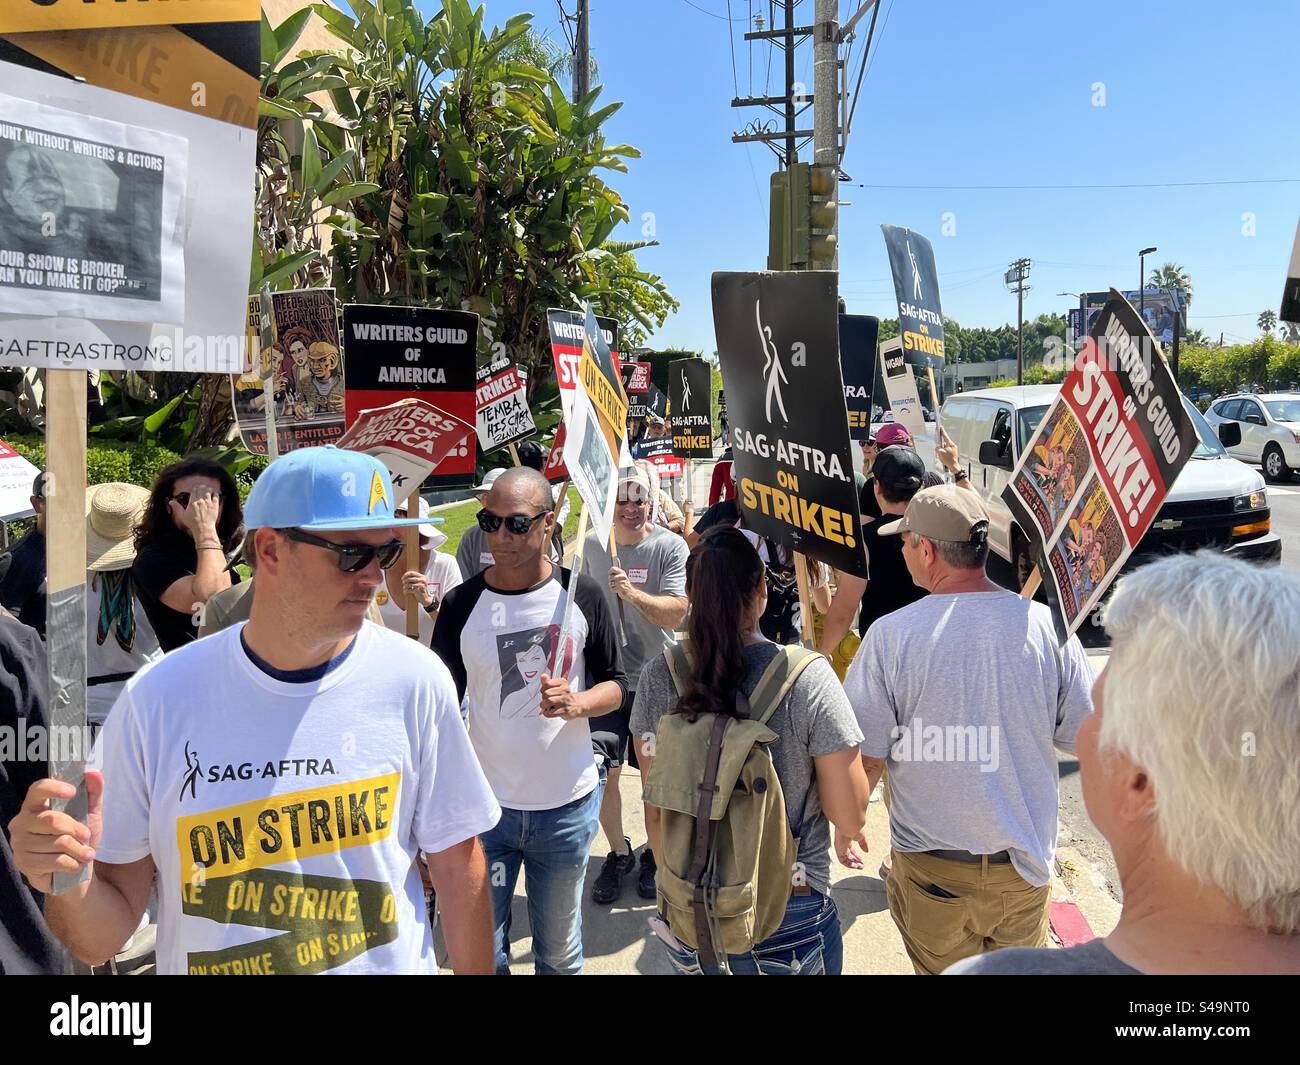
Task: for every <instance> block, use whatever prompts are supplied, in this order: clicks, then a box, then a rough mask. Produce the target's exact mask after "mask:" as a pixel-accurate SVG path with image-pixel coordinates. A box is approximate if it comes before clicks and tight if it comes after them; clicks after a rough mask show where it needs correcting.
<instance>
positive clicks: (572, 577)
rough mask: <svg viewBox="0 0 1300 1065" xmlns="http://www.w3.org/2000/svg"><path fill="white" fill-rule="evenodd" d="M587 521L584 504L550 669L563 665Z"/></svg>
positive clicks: (585, 537)
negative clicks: (557, 638)
mask: <svg viewBox="0 0 1300 1065" xmlns="http://www.w3.org/2000/svg"><path fill="white" fill-rule="evenodd" d="M589 521H590V515H589V514H588V513H587V507H586V505H585V504H584V505H583V508H582V513H581V514H579V515H578V542H577V545H576V546H575V547H574V549H573V563H572V564H571V565H570V567H569V569H570V573H569V591H568V593H567V594H566V595H565V597H564V613H563V614H562V615H561V616H560V639H559V641H558V642H557V643H556V648H555V661H554V662H553V663H552V664H551V668H552V670H558V669H562V668H563V667H564V652H565V649H566V648H567V647H568V642H569V627H570V626H571V625H572V624H573V593H574V592H576V591H577V584H578V578H577V573H578V572H579V571H580V570H581V569H582V549H583V545H584V544H586V542H587V523H588V522H589ZM560 562H561V563H563V562H564V560H563V559H561V560H560ZM553 675H554V674H553Z"/></svg>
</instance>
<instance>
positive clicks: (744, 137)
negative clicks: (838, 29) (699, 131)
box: [731, 0, 813, 170]
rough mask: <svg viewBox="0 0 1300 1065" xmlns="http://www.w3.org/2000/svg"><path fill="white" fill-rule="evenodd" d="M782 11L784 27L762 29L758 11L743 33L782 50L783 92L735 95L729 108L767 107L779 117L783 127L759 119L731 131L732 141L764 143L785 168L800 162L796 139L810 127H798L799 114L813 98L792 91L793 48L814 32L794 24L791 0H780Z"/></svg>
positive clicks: (808, 132)
mask: <svg viewBox="0 0 1300 1065" xmlns="http://www.w3.org/2000/svg"><path fill="white" fill-rule="evenodd" d="M782 10H783V11H784V13H785V28H784V29H776V28H775V27H773V28H772V29H762V28H761V27H763V26H764V25H765V24H766V23H765V22H764V20H763V16H762V15H761V14H759V15H758V16H756V17H755V19H754V25H755V27H758V28H756V29H754V30H752V31H750V32H748V33H746V34H745V40H746V41H770V42H771V43H772V44H773V46H775V47H778V48H783V49H784V50H785V93H784V95H782V96H746V97H739V96H738V97H736V98H734V99H733V100H732V101H731V106H732V107H766V108H767V109H768V110H770V111H773V112H775V113H776V114H778V115H779V116H781V122H782V128H781V129H779V130H773V129H766V128H763V127H762V126H760V124H759V123H758V122H752V123H750V125H749V127H747V129H746V131H744V132H741V133H734V134H732V137H731V141H732V143H733V144H749V143H752V142H755V141H757V142H760V143H762V144H766V145H767V146H768V147H769V148H771V149H772V151H773V152H775V153H776V157H777V161H778V164H779V165H780V167H781V169H783V170H788V169H789V168H790V166H791V165H792V164H794V163H797V162H798V161H799V142H800V141H806V140H807V139H808V138H809V137H811V136H813V131H812V130H811V129H799V128H798V125H799V116H800V114H801V113H802V112H804V111H805V110H807V109H808V107H809V105H810V104H811V103H812V101H813V98H812V97H811V96H809V95H808V94H807V93H803V94H800V95H797V96H796V94H795V80H794V60H795V48H796V47H797V46H798V43H799V41H800V40H802V39H803V38H804V37H808V36H810V35H811V34H812V32H813V27H812V26H796V25H794V0H782Z"/></svg>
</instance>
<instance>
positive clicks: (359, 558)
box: [280, 529, 406, 573]
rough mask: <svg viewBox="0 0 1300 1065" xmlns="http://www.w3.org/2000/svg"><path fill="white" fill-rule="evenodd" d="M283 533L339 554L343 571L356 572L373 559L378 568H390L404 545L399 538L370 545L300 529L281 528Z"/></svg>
mask: <svg viewBox="0 0 1300 1065" xmlns="http://www.w3.org/2000/svg"><path fill="white" fill-rule="evenodd" d="M280 531H281V532H283V533H284V535H285V536H286V537H287V538H288V539H290V540H294V541H296V542H297V543H300V544H311V545H312V547H323V548H325V550H327V551H333V552H334V553H335V554H336V555H338V556H339V558H338V562H339V569H341V570H342V571H343V572H344V573H358V572H360V571H361V570H363V569H365V568H366V567H367V566H368V565H370V563H371V562H372V561H373V560H374V559H375V558H378V559H379V568H380V569H392V568H393V566H395V565H396V564H397V560H398V559H399V558H401V557H402V552H403V551H404V550H405V549H406V545H405V544H404V543H402V541H401V540H389V541H388V543H386V544H380V545H379V546H378V547H371V546H370V545H369V544H335V543H331V542H330V541H329V540H323V539H321V538H320V537H319V536H313V535H312V534H311V533H306V532H303V531H302V530H301V529H282V530H280Z"/></svg>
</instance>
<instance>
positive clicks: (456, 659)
mask: <svg viewBox="0 0 1300 1065" xmlns="http://www.w3.org/2000/svg"><path fill="white" fill-rule="evenodd" d="M551 507H552V503H551V489H550V485H549V484H548V483H547V481H546V478H545V477H543V476H542V475H541V474H540V473H539V472H538V471H536V470H533V469H529V468H528V467H526V466H517V467H515V468H514V469H510V470H506V471H505V472H504V473H502V474H501V475H500V476H499V477H497V478H496V480H495V481H494V482H493V483H492V487H491V489H490V490H489V491H488V493H487V495H486V497H485V498H484V501H483V509H482V510H480V511H479V513H478V524H479V528H481V529H482V530H483V533H484V534H485V536H486V539H487V546H488V549H489V550H490V551H491V554H492V558H493V560H494V561H493V564H492V565H491V566H489V567H488V568H487V569H485V570H484V571H483V572H482V573H479V574H476V575H475V576H473V577H470V578H469V579H468V580H466V582H465V583H464V584H462V585H460V586H459V587H458V588H453V589H452V590H451V591H450V592H449V593H448V594H447V598H446V599H444V600H443V605H442V610H441V611H439V613H438V622H437V624H436V625H435V626H434V630H433V649H434V650H435V651H436V652H437V653H438V654H439V656H440V657H441V658H442V660H443V661H444V662H445V663H446V664H447V667H448V668H449V669H450V670H451V674H452V677H453V679H454V680H455V682H456V688H457V691H458V692H459V693H460V697H461V699H462V700H463V701H464V705H465V706H466V707H467V708H468V712H469V733H470V740H471V742H472V743H473V745H474V750H475V753H476V754H477V755H478V759H479V763H480V764H481V765H482V767H483V771H484V773H485V774H486V775H487V778H488V782H489V784H491V786H492V790H493V792H494V793H495V794H496V797H497V801H498V802H500V804H501V807H502V816H501V821H500V823H499V824H498V825H497V826H496V828H494V829H492V830H491V831H490V832H487V833H485V834H484V835H483V836H482V837H481V839H482V842H483V849H484V851H485V853H486V855H487V860H488V871H489V874H490V881H491V885H492V909H493V914H494V920H495V935H496V964H497V971H498V972H500V973H507V972H509V971H510V970H509V946H510V907H511V900H512V898H513V896H514V888H515V882H516V881H517V880H518V879H519V870H520V868H521V866H522V867H523V868H524V869H525V870H526V876H525V881H526V884H527V894H528V921H529V924H530V926H531V928H532V936H533V956H534V958H535V959H536V960H535V965H536V971H537V972H538V973H539V974H542V973H557V974H575V975H576V974H578V973H580V972H581V971H582V924H581V909H582V886H583V877H584V874H585V872H586V869H587V855H588V852H589V850H590V848H591V844H592V841H593V840H594V839H595V837H596V830H597V825H598V815H599V813H600V803H601V796H602V794H603V792H604V785H605V771H604V769H603V767H602V766H599V765H597V763H596V761H595V758H594V757H593V755H592V747H591V730H590V728H589V727H588V725H587V719H588V718H591V717H599V716H601V715H603V714H607V713H609V712H610V711H612V710H616V709H617V708H618V707H619V705H620V704H621V703H622V701H623V697H624V695H625V694H626V692H627V678H626V677H625V676H624V673H623V667H622V664H621V662H620V660H619V652H618V639H617V637H616V634H615V633H616V630H615V625H614V622H613V618H612V617H611V615H610V612H609V608H608V607H607V605H606V603H605V599H604V596H603V594H602V592H601V589H600V586H599V585H598V584H596V583H595V582H594V581H593V580H592V579H591V578H590V577H585V576H574V575H573V574H571V572H570V571H569V570H567V569H564V568H562V567H560V566H559V565H556V564H555V563H553V562H551V560H550V559H549V558H548V557H547V550H546V548H547V544H548V543H549V542H550V539H551V534H552V532H553V529H554V526H555V517H554V514H553V513H552V510H551ZM570 594H572V596H573V606H572V610H571V611H570V616H569V624H568V631H567V634H565V636H564V637H563V638H562V634H561V628H562V626H563V621H564V615H565V603H566V600H567V598H568V596H569V595H570ZM588 678H590V686H588Z"/></svg>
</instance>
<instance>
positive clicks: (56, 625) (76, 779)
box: [45, 370, 90, 895]
mask: <svg viewBox="0 0 1300 1065" xmlns="http://www.w3.org/2000/svg"><path fill="white" fill-rule="evenodd" d="M45 440H46V446H47V451H46V467H45V469H46V474H47V478H46V484H45V570H46V574H47V581H48V590H49V595H48V599H47V600H46V606H45V618H46V622H45V630H46V634H47V637H46V639H47V647H48V650H49V670H50V672H49V677H50V689H49V693H50V701H49V717H50V730H51V731H50V735H51V736H67V737H75V738H76V739H75V740H74V742H72V743H70V744H60V745H58V746H55V745H51V748H50V776H52V777H54V778H55V779H57V780H63V781H66V782H67V783H69V784H73V785H75V786H76V789H77V794H76V795H75V796H74V797H73V798H72V799H70V800H68V801H67V803H66V805H65V804H64V803H63V802H61V801H58V800H56V801H54V802H51V803H50V806H51V807H52V808H54V809H62V810H63V812H64V813H66V814H68V816H70V817H74V818H76V819H77V820H78V821H81V822H83V823H84V822H85V820H86V788H85V769H86V755H87V754H88V753H89V752H88V751H86V750H82V749H81V748H82V746H83V744H84V740H85V737H86V371H85V370H50V371H49V372H48V373H47V374H46V387H45ZM56 751H61V753H64V754H66V755H68V756H69V757H67V758H66V759H56V758H55V757H54V755H55V752H56ZM89 876H90V866H89V865H87V866H85V867H84V868H83V869H82V870H81V872H80V873H55V874H54V884H53V894H55V895H62V894H63V893H64V892H65V891H68V890H70V889H71V888H73V887H75V886H76V885H77V884H79V883H81V882H82V881H83V880H86V879H87V878H88V877H89Z"/></svg>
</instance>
